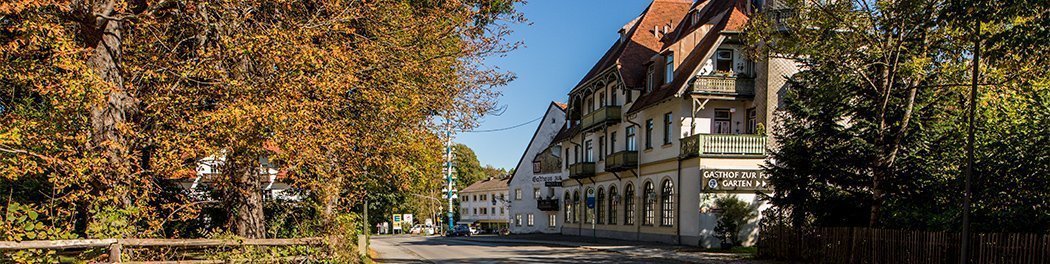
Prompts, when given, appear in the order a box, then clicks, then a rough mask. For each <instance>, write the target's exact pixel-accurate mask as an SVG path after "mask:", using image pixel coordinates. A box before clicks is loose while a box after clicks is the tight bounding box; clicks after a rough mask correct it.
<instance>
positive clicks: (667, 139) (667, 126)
mask: <svg viewBox="0 0 1050 264" xmlns="http://www.w3.org/2000/svg"><path fill="white" fill-rule="evenodd" d="M673 122H674V120H673V119H671V113H670V112H668V113H666V114H664V145H667V144H671V128H672V126H671V125H672V124H673Z"/></svg>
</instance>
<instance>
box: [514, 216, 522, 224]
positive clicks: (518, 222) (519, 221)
mask: <svg viewBox="0 0 1050 264" xmlns="http://www.w3.org/2000/svg"><path fill="white" fill-rule="evenodd" d="M514 225H517V226H521V214H516V215H514Z"/></svg>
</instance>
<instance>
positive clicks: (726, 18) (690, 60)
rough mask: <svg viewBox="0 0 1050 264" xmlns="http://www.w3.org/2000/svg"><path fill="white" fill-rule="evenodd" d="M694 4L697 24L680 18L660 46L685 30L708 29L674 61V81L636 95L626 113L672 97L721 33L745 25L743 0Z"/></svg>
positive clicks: (679, 38)
mask: <svg viewBox="0 0 1050 264" xmlns="http://www.w3.org/2000/svg"><path fill="white" fill-rule="evenodd" d="M697 3H698V6H700V10H698V11H697V12H699V14H700V19H699V20H698V21H700V23H698V24H696V25H693V24H692V18H686V19H683V20H684V21H683V23H681V25H679V27H678V28H676V32H675V33H674V41H669V42H668V43H667V45H665V46H664V49H667V48H669V47H670V46H671V45H673V44H674V43H675V42H678V41H680V40H681V39H682V38H683V37H685V36H688V35H689V33H692V32H693V31H696V30H697V29H699V28H700V27H701V26H702V25H712V27H711V29H710V30H709V31H708V32H707V34H706V35H704V36H703V38H701V39H700V41H699V42H697V43H696V48H695V49H693V51H692V52H690V53H689V55H688V56H687V57H685V59H684V60H683V61H682V63H680V64H678V67H676V69H675V74H674V80H673V81H672V82H671V83H669V84H664V85H662V86H660V87H659V88H657V89H655V90H653V91H652V92H650V93H647V94H644V95H642V96H641V97H639V98H638V101H636V102H635V103H634V104H633V105H631V109H628V110H627V113H635V112H638V111H641V110H642V109H645V108H648V107H650V106H653V105H656V104H659V103H660V102H663V101H665V100H668V99H671V98H672V97H674V96H675V94H676V93H678V91H679V89H680V88H681V87H683V85H684V84H685V82H686V81H688V80H690V79H691V77H692V75H693V72H695V71H696V68H697V67H699V66H700V64H701V63H703V61H704V59H705V58H707V56H708V53H709V52H710V51H711V49H712V48H713V47H714V46H715V44H716V43H717V42H718V38H719V36H720V35H721V32H722V31H735V30H740V29H742V28H743V26H744V25H745V24H747V21H748V16H747V15H746V12H745V10H747V0H721V1H720V0H711V1H708V2H702V1H701V2H697ZM690 14H692V13H690Z"/></svg>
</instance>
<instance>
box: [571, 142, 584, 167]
mask: <svg viewBox="0 0 1050 264" xmlns="http://www.w3.org/2000/svg"><path fill="white" fill-rule="evenodd" d="M573 150H574V151H573V154H575V155H572V156H573V159H574V160H575V161H576V162H577V163H579V162H580V153H582V152H583V151H580V145H576V146H575V147H573Z"/></svg>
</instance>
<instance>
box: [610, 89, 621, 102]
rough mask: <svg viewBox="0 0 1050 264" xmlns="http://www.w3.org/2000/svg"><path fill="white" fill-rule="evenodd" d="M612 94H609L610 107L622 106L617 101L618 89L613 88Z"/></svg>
mask: <svg viewBox="0 0 1050 264" xmlns="http://www.w3.org/2000/svg"><path fill="white" fill-rule="evenodd" d="M611 89H612V92H609V105H620V104H619V102H617V101H616V88H611Z"/></svg>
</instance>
